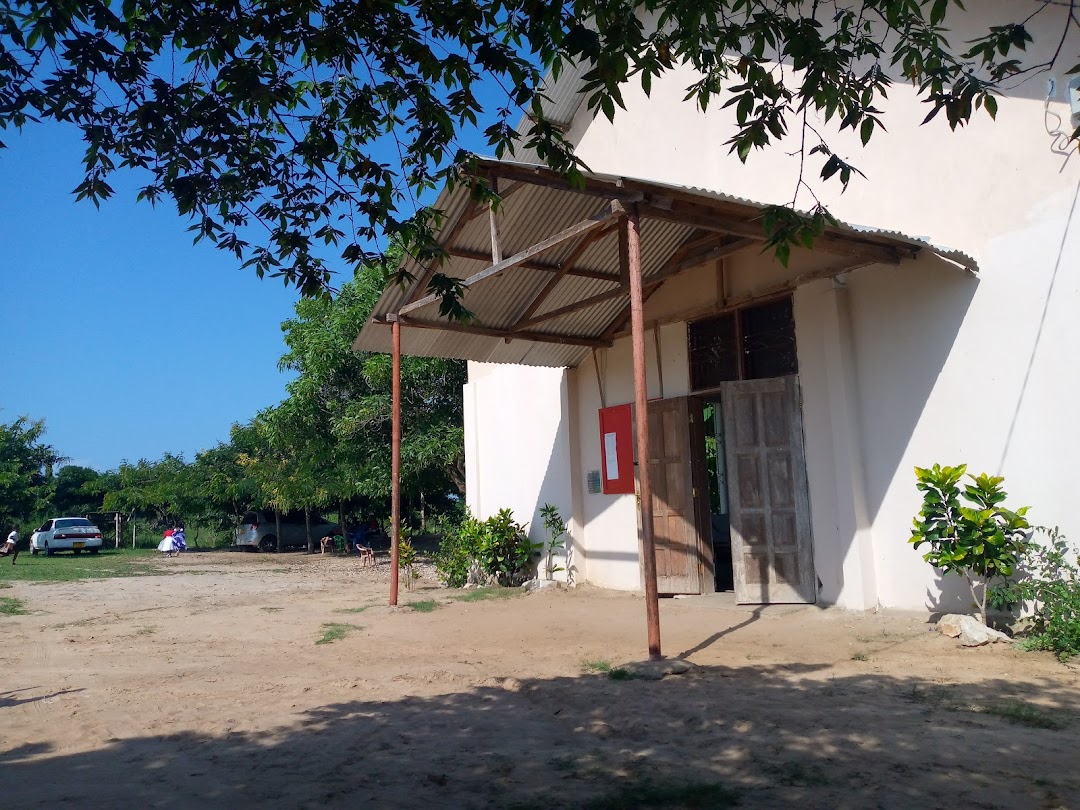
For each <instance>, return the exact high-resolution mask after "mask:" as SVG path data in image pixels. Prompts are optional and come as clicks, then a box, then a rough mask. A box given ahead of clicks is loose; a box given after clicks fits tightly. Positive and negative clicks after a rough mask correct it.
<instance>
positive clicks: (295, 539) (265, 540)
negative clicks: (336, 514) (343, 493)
mask: <svg viewBox="0 0 1080 810" xmlns="http://www.w3.org/2000/svg"><path fill="white" fill-rule="evenodd" d="M336 531H338V526H337V524H336V523H327V522H326V521H325V520H323V519H322V518H321V517H320V516H318V515H312V516H311V537H312V539H313V540H314V541H315V544H316V545H318V543H319V538H320V537H323V536H324V535H327V534H334V533H335V532H336ZM235 545H236V546H238V547H239V548H243V549H252V550H254V549H258V550H259V551H277V547H278V543H277V527H276V524H275V521H274V513H273V512H271V511H253V512H248V513H246V514H245V515H244V517H243V519H242V520H241V521H240V525H239V526H238V527H237V529H236V541H235ZM306 545H307V528H306V526H305V524H304V513H303V512H287V513H284V514H282V516H281V546H282V548H286V547H290V546H306Z"/></svg>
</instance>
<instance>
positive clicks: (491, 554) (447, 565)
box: [435, 509, 542, 588]
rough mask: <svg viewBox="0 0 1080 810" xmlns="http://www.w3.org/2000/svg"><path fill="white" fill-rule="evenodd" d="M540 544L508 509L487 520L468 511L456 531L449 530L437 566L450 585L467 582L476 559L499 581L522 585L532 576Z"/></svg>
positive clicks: (502, 583) (461, 584)
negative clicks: (530, 538) (535, 541)
mask: <svg viewBox="0 0 1080 810" xmlns="http://www.w3.org/2000/svg"><path fill="white" fill-rule="evenodd" d="M541 548H542V544H538V545H534V544H532V543H530V542H529V536H528V535H527V534H526V533H525V525H524V524H521V523H517V522H516V521H515V520H514V515H513V513H512V512H511V511H510V510H509V509H500V510H499V512H498V513H497V514H495V515H492V516H491V517H489V518H488V519H487V520H478V519H477V518H475V517H473V516H472V515H468V516H467V517H466V518H465V520H464V521H462V523H461V526H460V527H459V528H458V529H457V531H454V532H449V533H448V534H446V535H445V536H444V537H443V539H442V541H441V542H440V544H439V553H438V554H437V555H436V557H435V566H436V568H437V569H438V571H439V576H440V577H441V578H442V580H443V581H444V582H445V583H446V584H447V585H449V586H450V587H451V588H460V587H462V586H463V585H464V584H465V583H466V582H467V580H468V577H469V569H470V568H471V567H472V564H473V562H474V561H475V562H476V563H477V565H479V567H480V570H481V571H483V572H484V573H485V574H488V575H490V576H493V577H495V578H496V579H497V580H498V582H499V584H500V585H506V586H514V585H520V584H521V583H522V582H524V581H525V580H526V579H528V578H529V576H530V574H531V572H532V568H533V559H534V558H535V557H538V556H539V551H540V549H541Z"/></svg>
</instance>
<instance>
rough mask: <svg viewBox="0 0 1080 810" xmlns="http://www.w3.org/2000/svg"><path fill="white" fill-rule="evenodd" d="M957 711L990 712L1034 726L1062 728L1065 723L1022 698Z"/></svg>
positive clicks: (966, 707) (959, 708)
mask: <svg viewBox="0 0 1080 810" xmlns="http://www.w3.org/2000/svg"><path fill="white" fill-rule="evenodd" d="M955 711H969V712H975V713H976V714H990V715H993V716H994V717H1001V718H1004V719H1005V720H1008V721H1009V722H1011V723H1019V724H1020V725H1023V726H1031V727H1032V728H1049V729H1055V730H1056V729H1062V728H1064V727H1065V723H1064V722H1063V721H1061V720H1059V719H1058V718H1056V717H1051V716H1050V715H1049V714H1047V713H1046V712H1045V711H1043V710H1042V709H1040V708H1039V707H1038V706H1035V705H1034V704H1031V703H1026V702H1025V701H1022V700H1007V701H1005V702H1004V703H990V704H986V705H978V704H975V705H971V706H958V707H956V709H955Z"/></svg>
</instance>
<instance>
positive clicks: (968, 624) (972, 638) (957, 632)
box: [937, 613, 1012, 647]
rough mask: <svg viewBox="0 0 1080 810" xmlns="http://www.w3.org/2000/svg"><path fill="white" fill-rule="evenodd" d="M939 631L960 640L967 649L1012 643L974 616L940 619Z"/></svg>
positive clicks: (944, 617) (951, 615)
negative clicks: (1002, 642) (998, 643)
mask: <svg viewBox="0 0 1080 810" xmlns="http://www.w3.org/2000/svg"><path fill="white" fill-rule="evenodd" d="M937 626H938V630H940V631H941V633H942V634H943V635H946V636H948V637H949V638H959V639H960V643H961V644H962V645H964V646H965V647H982V646H983V645H984V644H991V643H995V642H1001V641H1005V642H1009V641H1012V639H1011V638H1009V636H1007V635H1005V634H1004V633H1002V632H1000V631H998V630H995V629H993V628H992V627H987V626H986V625H985V624H983V623H982V622H980V621H979V620H978V619H976V618H975V617H974V616H966V615H964V614H961V613H950V614H948V615H946V616H942V617H941V618H940V619H938V623H937Z"/></svg>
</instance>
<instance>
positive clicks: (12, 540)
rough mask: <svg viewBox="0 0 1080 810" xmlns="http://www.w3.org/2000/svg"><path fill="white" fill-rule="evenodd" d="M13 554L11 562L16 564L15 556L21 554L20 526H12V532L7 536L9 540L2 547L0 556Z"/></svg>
mask: <svg viewBox="0 0 1080 810" xmlns="http://www.w3.org/2000/svg"><path fill="white" fill-rule="evenodd" d="M9 554H10V555H11V564H12V565H14V564H15V558H16V557H18V556H19V530H18V527H16V526H12V527H11V533H10V534H9V535H8V536H7V542H5V543H4V547H3V548H2V549H0V557H6V556H8V555H9Z"/></svg>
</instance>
